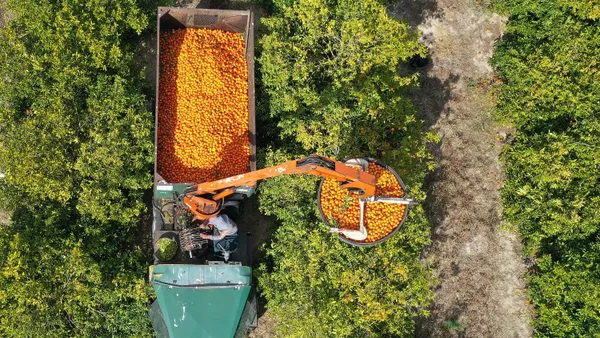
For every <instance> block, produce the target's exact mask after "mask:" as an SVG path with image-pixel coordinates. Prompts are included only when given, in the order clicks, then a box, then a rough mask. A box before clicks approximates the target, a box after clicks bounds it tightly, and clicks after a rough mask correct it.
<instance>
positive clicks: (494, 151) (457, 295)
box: [389, 0, 532, 337]
mask: <svg viewBox="0 0 600 338" xmlns="http://www.w3.org/2000/svg"><path fill="white" fill-rule="evenodd" d="M485 3H486V1H484V0H479V1H477V0H401V1H399V2H398V3H396V4H394V5H391V6H390V7H389V11H390V12H391V13H392V14H393V15H394V16H396V17H397V18H399V19H404V20H408V21H409V23H411V25H412V26H413V27H416V28H418V29H419V30H420V31H421V32H422V41H423V43H425V44H426V45H427V46H428V47H429V53H430V58H429V60H430V62H429V64H428V65H427V66H426V67H424V68H423V69H422V74H421V87H420V88H418V89H415V90H414V91H413V92H412V97H413V101H414V102H415V104H416V105H417V107H418V108H419V110H420V111H421V114H422V117H423V119H424V120H425V122H426V125H427V127H428V128H429V130H431V131H434V132H437V133H438V134H439V135H440V136H441V137H442V140H441V142H440V144H438V145H436V146H434V147H433V149H432V151H433V153H434V155H435V161H436V169H435V171H434V172H433V173H432V174H431V175H430V177H429V179H428V182H427V189H428V196H429V197H428V200H427V202H426V205H425V207H426V210H427V211H428V213H429V217H430V219H431V221H432V240H433V243H432V245H431V246H430V247H429V248H427V250H426V252H425V254H424V260H425V262H426V264H429V265H430V266H431V267H432V268H433V270H434V273H435V275H436V276H437V277H438V278H439V285H438V286H437V287H436V289H435V290H434V292H435V301H434V304H433V306H432V307H431V311H432V313H431V316H430V317H429V318H423V319H421V320H420V321H419V322H418V323H417V330H416V333H415V336H417V337H531V334H532V331H531V327H530V325H529V322H530V320H531V317H532V309H531V307H530V306H529V305H527V303H526V296H525V295H524V292H525V283H524V281H523V278H522V276H523V275H524V273H525V265H524V262H523V259H522V256H521V252H520V249H521V244H520V240H519V239H518V238H517V236H516V235H515V234H514V233H513V232H511V231H508V230H506V229H504V228H503V226H502V203H501V200H500V192H499V187H500V186H501V184H502V180H503V176H502V173H503V169H502V166H501V163H500V162H499V161H498V155H499V152H500V149H501V147H502V142H503V141H504V140H505V139H506V137H507V134H510V130H507V129H506V128H505V127H503V126H501V125H500V124H499V123H498V122H496V121H495V120H494V118H493V108H494V107H493V103H492V102H493V97H492V94H491V92H490V91H489V85H490V83H492V82H493V81H494V80H493V75H494V74H493V71H492V69H491V67H490V66H489V65H488V60H489V58H490V57H491V55H492V53H493V45H494V42H495V41H496V40H497V39H499V38H500V37H501V35H502V32H503V29H504V24H505V21H506V19H505V18H503V17H501V16H498V15H496V14H492V13H490V12H489V11H487V10H486V8H485V7H486V5H485Z"/></svg>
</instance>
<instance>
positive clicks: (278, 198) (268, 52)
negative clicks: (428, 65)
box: [257, 0, 436, 337]
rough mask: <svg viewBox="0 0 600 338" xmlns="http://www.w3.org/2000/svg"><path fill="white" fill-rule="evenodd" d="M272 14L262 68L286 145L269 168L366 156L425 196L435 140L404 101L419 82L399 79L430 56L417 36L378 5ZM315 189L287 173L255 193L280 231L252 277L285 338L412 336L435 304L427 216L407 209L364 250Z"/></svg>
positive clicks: (316, 5) (309, 1)
mask: <svg viewBox="0 0 600 338" xmlns="http://www.w3.org/2000/svg"><path fill="white" fill-rule="evenodd" d="M273 7H274V9H275V12H274V14H273V15H272V16H271V17H269V18H268V19H264V20H263V22H264V24H265V26H266V27H267V29H268V33H267V34H266V35H265V36H264V37H263V38H261V39H260V42H259V45H260V47H261V48H262V50H261V55H260V57H259V63H260V70H261V72H262V73H263V78H262V85H263V89H264V91H265V93H266V94H267V97H268V103H269V104H268V106H267V107H266V108H268V110H269V114H270V117H271V121H276V122H277V125H278V127H279V128H280V130H281V138H282V140H283V142H277V141H274V142H273V148H269V149H267V150H266V151H265V154H264V155H265V161H264V163H262V165H265V166H268V165H275V164H277V163H281V162H283V161H286V160H290V159H293V158H298V157H301V156H303V155H306V154H307V153H311V152H316V153H319V154H321V155H327V156H332V157H336V158H340V159H343V158H349V157H356V156H371V157H375V158H380V159H382V160H383V161H384V162H386V163H387V164H389V165H391V166H392V167H393V168H394V169H395V170H397V171H398V172H399V173H400V174H401V175H402V178H403V179H404V180H405V182H406V183H407V186H408V189H409V194H410V195H411V196H414V197H415V198H417V199H419V200H422V199H424V198H425V194H424V192H423V191H422V190H421V184H422V182H423V178H424V175H425V173H426V171H427V169H428V167H429V166H430V165H431V162H430V155H429V153H428V152H427V151H426V149H425V146H424V144H425V143H426V142H428V141H435V140H436V137H435V136H433V135H424V134H423V131H422V124H421V121H419V120H418V119H417V118H416V111H415V109H414V107H413V106H412V104H411V102H410V101H409V100H408V99H407V98H406V95H404V94H405V93H406V90H407V89H408V88H409V87H411V86H415V85H416V84H417V77H416V75H415V74H413V73H409V72H407V71H406V70H400V69H401V64H402V62H404V61H406V60H408V59H409V58H410V57H412V56H414V55H417V54H421V55H422V54H424V53H425V48H424V47H423V46H422V45H420V44H419V43H418V41H417V38H418V36H417V35H416V34H415V33H411V32H409V26H408V25H407V24H406V23H403V22H398V21H395V20H394V19H392V18H390V17H388V16H387V14H386V13H385V8H384V7H383V6H382V5H381V4H380V3H378V2H376V1H344V0H342V1H321V0H300V1H285V2H284V1H277V2H274V3H273ZM259 92H260V91H259ZM259 99H260V98H259ZM263 102H265V101H263ZM262 107H265V105H262ZM277 146H279V147H277ZM318 182H319V180H318V178H316V177H312V176H281V177H277V178H274V179H270V180H266V181H264V182H262V183H261V185H260V187H259V192H260V194H259V202H260V209H261V212H263V213H264V214H266V215H271V216H274V217H276V218H277V220H278V221H279V222H280V223H281V225H280V227H279V228H278V229H277V230H276V232H275V234H274V238H273V240H272V243H271V244H270V246H268V247H267V248H266V254H267V260H268V261H269V264H263V265H261V266H260V268H259V269H258V271H257V276H258V280H259V286H260V288H261V290H262V294H263V295H264V297H265V298H266V299H267V301H268V304H267V307H268V308H269V313H270V314H271V315H272V316H273V317H274V318H275V319H276V320H277V328H278V330H279V333H280V334H281V335H282V336H284V337H366V336H369V337H383V336H385V337H388V336H412V332H413V328H414V319H415V317H416V316H419V315H427V311H426V310H425V309H424V308H425V306H426V305H427V304H428V303H429V302H430V301H431V298H432V294H431V291H430V287H431V285H432V283H433V278H432V276H431V273H430V271H429V270H428V269H426V268H424V267H423V266H422V265H421V264H420V262H419V256H420V253H421V249H422V248H423V246H424V245H426V244H427V243H428V241H429V237H428V236H429V224H428V222H427V220H426V218H425V217H424V214H423V210H422V208H421V207H416V208H413V209H411V211H410V214H409V218H408V220H407V221H406V222H405V223H404V225H403V228H402V229H401V230H400V231H398V232H397V233H396V234H395V235H394V236H393V237H392V239H390V240H388V241H386V242H385V243H384V244H382V245H378V246H375V247H372V248H357V247H353V246H350V245H348V244H345V243H343V242H341V241H339V240H338V239H337V236H336V235H333V234H331V233H329V232H328V229H327V227H326V225H325V224H324V223H323V222H322V221H321V219H320V217H319V215H318V212H317V207H316V187H317V185H318Z"/></svg>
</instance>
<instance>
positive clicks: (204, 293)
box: [151, 264, 252, 338]
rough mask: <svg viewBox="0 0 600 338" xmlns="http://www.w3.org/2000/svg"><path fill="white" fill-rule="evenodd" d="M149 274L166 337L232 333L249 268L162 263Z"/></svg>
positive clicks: (243, 300)
mask: <svg viewBox="0 0 600 338" xmlns="http://www.w3.org/2000/svg"><path fill="white" fill-rule="evenodd" d="M151 273H152V285H153V286H154V291H155V292H156V300H157V302H158V305H159V306H160V309H161V311H162V315H163V317H164V322H165V325H166V327H167V329H168V332H169V337H170V338H184V337H199V338H201V337H202V338H203V337H207V338H208V337H219V338H221V337H223V338H228V337H233V336H234V335H235V331H236V328H237V326H238V323H239V321H240V316H241V315H242V311H243V310H244V305H245V303H246V299H247V298H248V294H249V292H250V284H251V282H252V269H251V268H249V267H243V266H209V265H184V264H164V265H154V266H152V267H151Z"/></svg>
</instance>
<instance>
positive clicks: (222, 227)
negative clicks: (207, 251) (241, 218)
mask: <svg viewBox="0 0 600 338" xmlns="http://www.w3.org/2000/svg"><path fill="white" fill-rule="evenodd" d="M208 224H212V225H213V227H214V229H215V230H218V233H219V234H218V235H208V237H207V238H208V239H210V240H213V241H219V240H221V239H223V238H225V236H231V235H235V234H236V233H237V231H238V228H237V225H236V224H235V222H233V221H232V220H231V219H230V218H229V217H227V215H217V216H215V217H211V218H210V219H209V220H208ZM215 232H216V231H215Z"/></svg>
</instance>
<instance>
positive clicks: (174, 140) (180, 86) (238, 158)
mask: <svg viewBox="0 0 600 338" xmlns="http://www.w3.org/2000/svg"><path fill="white" fill-rule="evenodd" d="M159 73H160V78H159V95H158V102H159V106H158V129H157V138H158V149H157V167H158V173H159V174H160V175H161V176H162V177H163V178H164V179H165V180H167V182H170V183H183V182H206V181H212V180H216V179H221V178H224V177H229V176H233V175H238V174H241V173H245V172H247V171H248V166H249V159H250V149H249V146H250V142H249V135H248V68H247V64H246V59H245V57H244V38H243V37H242V35H241V34H235V33H229V32H225V31H220V30H211V29H192V28H188V29H178V30H174V31H171V32H166V33H161V37H160V72H159Z"/></svg>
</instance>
